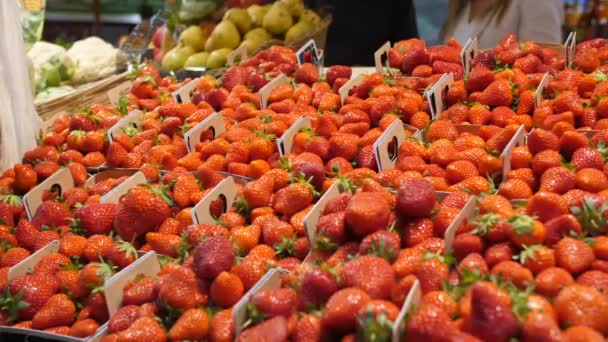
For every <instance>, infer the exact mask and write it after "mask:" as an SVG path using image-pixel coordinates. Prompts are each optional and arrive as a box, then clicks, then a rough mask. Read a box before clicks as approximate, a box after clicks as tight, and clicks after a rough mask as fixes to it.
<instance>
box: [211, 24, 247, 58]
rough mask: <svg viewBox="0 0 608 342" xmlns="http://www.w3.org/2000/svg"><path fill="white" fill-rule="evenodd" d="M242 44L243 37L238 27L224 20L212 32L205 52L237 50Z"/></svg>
mask: <svg viewBox="0 0 608 342" xmlns="http://www.w3.org/2000/svg"><path fill="white" fill-rule="evenodd" d="M240 43H241V36H240V35H239V30H237V28H236V26H235V25H234V24H233V23H232V22H231V21H228V20H222V21H221V22H220V23H219V24H217V26H216V27H215V28H214V29H213V32H211V35H210V36H209V39H207V43H206V44H205V51H209V52H210V51H213V50H217V49H222V48H228V49H235V48H236V47H237V46H239V44H240Z"/></svg>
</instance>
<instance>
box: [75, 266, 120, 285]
mask: <svg viewBox="0 0 608 342" xmlns="http://www.w3.org/2000/svg"><path fill="white" fill-rule="evenodd" d="M112 274H114V268H113V267H112V266H111V265H110V264H106V263H101V262H93V263H90V264H86V265H85V266H84V267H83V268H82V270H80V275H79V279H78V282H79V284H80V288H81V290H82V291H83V293H91V292H92V291H94V292H98V291H99V290H98V289H101V288H102V287H103V284H104V282H105V281H106V280H108V279H110V277H111V276H112Z"/></svg>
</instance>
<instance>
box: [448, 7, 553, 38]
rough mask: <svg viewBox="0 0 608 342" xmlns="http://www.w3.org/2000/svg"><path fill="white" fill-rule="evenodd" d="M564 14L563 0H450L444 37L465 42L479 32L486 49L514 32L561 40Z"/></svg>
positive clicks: (524, 36)
mask: <svg viewBox="0 0 608 342" xmlns="http://www.w3.org/2000/svg"><path fill="white" fill-rule="evenodd" d="M563 18H564V14H563V3H562V0H537V1H533V0H450V1H449V5H448V19H447V20H446V23H445V25H444V27H443V29H442V31H441V39H442V41H444V42H446V41H448V40H449V39H450V38H455V39H456V40H457V41H458V42H459V43H460V44H463V45H464V44H465V43H466V41H467V40H468V39H469V38H470V37H475V36H477V38H478V40H479V47H480V48H481V49H486V48H491V47H494V46H496V44H498V42H499V41H500V40H501V39H502V38H503V37H504V36H505V35H506V34H507V33H509V32H513V33H515V34H516V36H517V38H518V39H520V40H533V41H537V42H545V43H561V41H562V23H563Z"/></svg>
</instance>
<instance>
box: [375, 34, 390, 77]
mask: <svg viewBox="0 0 608 342" xmlns="http://www.w3.org/2000/svg"><path fill="white" fill-rule="evenodd" d="M390 49H391V42H386V43H384V44H383V45H382V46H381V47H380V48H379V49H378V50H376V52H374V64H375V66H376V72H378V73H379V74H381V75H384V65H383V64H382V56H384V55H387V58H388V51H389V50H390Z"/></svg>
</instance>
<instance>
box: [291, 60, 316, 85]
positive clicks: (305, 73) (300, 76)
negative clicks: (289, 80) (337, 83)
mask: <svg viewBox="0 0 608 342" xmlns="http://www.w3.org/2000/svg"><path fill="white" fill-rule="evenodd" d="M318 80H319V71H318V70H317V67H316V66H315V65H314V64H312V63H304V64H302V65H300V66H299V67H298V69H297V70H296V74H295V81H296V82H298V83H306V84H308V85H309V86H311V85H312V84H313V83H315V82H317V81H318Z"/></svg>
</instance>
